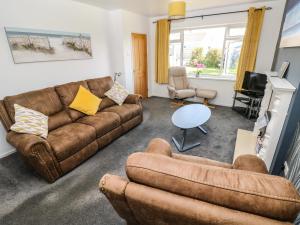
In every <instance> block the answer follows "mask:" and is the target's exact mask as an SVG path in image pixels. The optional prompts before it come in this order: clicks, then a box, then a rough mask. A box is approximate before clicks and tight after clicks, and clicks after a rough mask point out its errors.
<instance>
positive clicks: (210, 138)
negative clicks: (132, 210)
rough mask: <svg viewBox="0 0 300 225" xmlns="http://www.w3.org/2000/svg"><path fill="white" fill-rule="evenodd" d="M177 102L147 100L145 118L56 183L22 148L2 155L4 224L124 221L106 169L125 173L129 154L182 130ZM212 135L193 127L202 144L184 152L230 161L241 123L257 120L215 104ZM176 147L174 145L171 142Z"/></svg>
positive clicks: (115, 224) (116, 224) (109, 224)
mask: <svg viewBox="0 0 300 225" xmlns="http://www.w3.org/2000/svg"><path fill="white" fill-rule="evenodd" d="M174 110H175V109H174V108H171V107H170V101H169V100H168V99H163V98H156V97H154V98H150V99H148V100H145V101H144V122H143V123H142V124H141V125H140V126H138V127H136V128H135V129H133V130H131V131H130V132H128V133H127V134H125V135H124V136H122V137H120V138H119V139H117V140H116V141H114V142H113V143H112V144H110V145H109V146H107V147H106V148H104V149H103V150H101V151H99V152H98V153H97V154H96V155H94V156H93V157H92V158H90V159H89V160H87V161H86V162H84V163H83V164H82V165H80V166H79V167H77V168H76V169H75V170H73V171H71V172H70V173H68V174H67V175H65V176H64V177H62V178H61V179H59V180H58V181H56V182H55V183H54V184H48V183H47V182H45V181H44V180H43V179H42V178H40V177H39V176H38V175H36V174H35V172H34V171H32V170H31V169H29V168H28V167H27V166H26V165H25V164H24V163H23V161H22V160H21V158H20V156H19V155H18V154H13V155H11V156H9V157H7V158H4V159H1V160H0V202H1V207H0V224H1V225H2V224H5V225H14V224H18V225H19V224H23V225H26V224H30V225H31V224H34V225H47V224H51V225H53V224H59V225H63V224H66V225H67V224H68V225H70V224H74V225H75V224H78V225H84V224H89V225H92V224H99V225H100V224H101V225H121V224H125V223H124V221H122V219H120V218H119V217H118V215H117V214H116V213H115V211H114V210H113V208H112V207H111V206H110V204H109V202H108V201H107V200H106V198H105V197H104V196H103V195H102V194H101V193H100V192H99V191H98V182H99V179H100V178H101V177H102V176H103V175H104V174H105V173H111V174H117V175H123V176H124V165H125V161H126V158H127V156H128V155H130V154H131V153H133V152H135V151H143V149H144V148H145V147H146V145H147V143H148V142H149V141H150V140H151V139H152V138H155V137H161V138H165V139H166V140H168V141H170V140H171V136H172V135H180V134H181V131H180V130H179V129H177V128H176V127H174V126H173V125H172V123H171V115H172V112H173V111H174ZM205 127H206V128H207V130H208V132H209V133H208V135H206V136H205V135H204V134H202V133H201V132H199V130H197V129H195V130H190V131H189V139H188V140H187V141H188V142H190V141H193V140H196V139H197V140H200V141H201V142H202V145H201V146H199V147H197V148H194V149H192V150H191V151H188V152H186V153H185V154H190V155H196V156H203V157H207V158H210V159H214V160H219V161H223V162H229V163H231V161H232V157H233V149H234V143H235V137H236V132H237V129H238V128H242V129H248V130H251V129H252V127H253V122H251V121H249V120H247V119H245V118H244V117H242V116H240V115H239V114H237V113H236V112H234V111H232V110H231V109H230V108H227V107H217V108H216V109H212V117H211V119H210V120H209V121H208V122H207V124H206V126H205ZM173 148H174V149H173V151H176V150H175V147H174V146H173Z"/></svg>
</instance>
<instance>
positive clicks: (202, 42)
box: [169, 24, 245, 76]
mask: <svg viewBox="0 0 300 225" xmlns="http://www.w3.org/2000/svg"><path fill="white" fill-rule="evenodd" d="M244 33H245V25H244V24H242V25H235V26H232V25H228V26H215V27H205V28H195V29H184V30H174V31H172V32H171V34H170V51H169V52H170V53H169V54H170V66H185V67H186V68H187V73H188V74H189V75H194V74H198V75H211V76H218V75H224V76H228V75H229V76H235V75H236V73H237V66H238V61H239V57H240V52H241V47H242V43H243V37H244Z"/></svg>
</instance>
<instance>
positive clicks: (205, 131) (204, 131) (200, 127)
mask: <svg viewBox="0 0 300 225" xmlns="http://www.w3.org/2000/svg"><path fill="white" fill-rule="evenodd" d="M198 128H199V130H201V131H202V132H203V133H204V134H207V130H206V129H204V128H203V127H202V126H198Z"/></svg>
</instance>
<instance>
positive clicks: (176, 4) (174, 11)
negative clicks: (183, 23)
mask: <svg viewBox="0 0 300 225" xmlns="http://www.w3.org/2000/svg"><path fill="white" fill-rule="evenodd" d="M185 13H186V3H185V1H171V2H170V3H169V18H171V19H173V18H181V17H185Z"/></svg>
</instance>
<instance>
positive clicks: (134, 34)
mask: <svg viewBox="0 0 300 225" xmlns="http://www.w3.org/2000/svg"><path fill="white" fill-rule="evenodd" d="M137 36H143V37H145V40H146V71H145V73H146V74H145V75H146V96H144V97H146V98H148V96H149V87H148V83H149V82H148V36H147V34H144V33H131V44H132V46H131V50H132V73H133V87H134V88H133V89H134V93H136V87H135V86H136V85H135V80H136V77H135V70H134V66H135V60H134V45H133V38H134V37H137Z"/></svg>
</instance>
